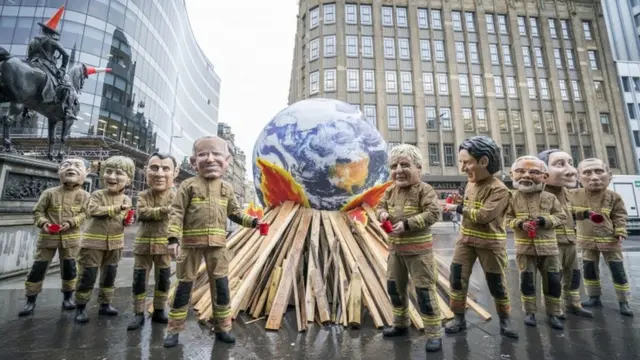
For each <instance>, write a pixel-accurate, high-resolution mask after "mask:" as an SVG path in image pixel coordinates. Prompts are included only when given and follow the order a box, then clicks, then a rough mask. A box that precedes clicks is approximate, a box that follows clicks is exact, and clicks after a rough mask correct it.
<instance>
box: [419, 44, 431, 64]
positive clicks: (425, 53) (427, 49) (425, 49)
mask: <svg viewBox="0 0 640 360" xmlns="http://www.w3.org/2000/svg"><path fill="white" fill-rule="evenodd" d="M420 58H421V59H422V60H424V61H428V60H431V43H430V42H429V40H420Z"/></svg>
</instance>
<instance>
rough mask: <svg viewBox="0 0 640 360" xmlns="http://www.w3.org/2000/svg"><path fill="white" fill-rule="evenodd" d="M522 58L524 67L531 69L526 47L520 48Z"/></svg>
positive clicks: (529, 54)
mask: <svg viewBox="0 0 640 360" xmlns="http://www.w3.org/2000/svg"><path fill="white" fill-rule="evenodd" d="M522 57H523V58H524V66H525V67H531V53H530V51H529V47H528V46H523V47H522Z"/></svg>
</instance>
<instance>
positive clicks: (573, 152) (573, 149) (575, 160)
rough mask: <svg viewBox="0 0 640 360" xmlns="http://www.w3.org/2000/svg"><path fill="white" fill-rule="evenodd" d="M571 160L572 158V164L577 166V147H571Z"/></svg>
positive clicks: (578, 160) (578, 151)
mask: <svg viewBox="0 0 640 360" xmlns="http://www.w3.org/2000/svg"><path fill="white" fill-rule="evenodd" d="M571 158H573V163H574V164H578V163H580V158H581V156H580V150H579V149H578V146H571Z"/></svg>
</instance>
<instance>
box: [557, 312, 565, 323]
mask: <svg viewBox="0 0 640 360" xmlns="http://www.w3.org/2000/svg"><path fill="white" fill-rule="evenodd" d="M558 319H560V320H562V321H564V320H567V314H565V313H562V314H560V315H558Z"/></svg>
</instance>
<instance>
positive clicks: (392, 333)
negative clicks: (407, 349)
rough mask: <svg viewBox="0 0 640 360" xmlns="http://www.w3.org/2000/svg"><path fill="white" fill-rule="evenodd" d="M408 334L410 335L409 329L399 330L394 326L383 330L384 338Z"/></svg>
mask: <svg viewBox="0 0 640 360" xmlns="http://www.w3.org/2000/svg"><path fill="white" fill-rule="evenodd" d="M407 334H409V329H408V328H399V327H395V326H394V327H389V328H386V329H384V330H382V336H384V337H397V336H405V335H407Z"/></svg>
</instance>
